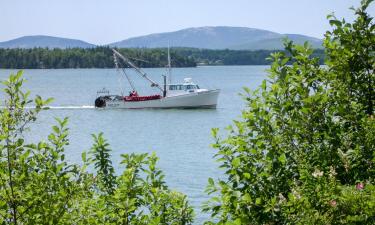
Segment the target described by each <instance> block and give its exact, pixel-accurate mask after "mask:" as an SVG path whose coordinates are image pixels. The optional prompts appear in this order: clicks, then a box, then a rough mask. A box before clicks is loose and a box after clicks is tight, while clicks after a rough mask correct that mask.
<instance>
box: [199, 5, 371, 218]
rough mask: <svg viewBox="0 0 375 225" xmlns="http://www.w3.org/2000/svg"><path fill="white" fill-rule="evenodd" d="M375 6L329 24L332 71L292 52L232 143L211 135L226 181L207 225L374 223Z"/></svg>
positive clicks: (275, 67) (304, 50) (277, 59)
mask: <svg viewBox="0 0 375 225" xmlns="http://www.w3.org/2000/svg"><path fill="white" fill-rule="evenodd" d="M371 2H372V1H370V0H364V1H362V5H361V7H360V8H359V9H356V10H355V14H356V15H357V18H356V20H355V21H354V22H353V23H352V24H350V23H347V22H345V21H344V20H342V21H340V20H337V19H336V18H335V17H334V16H333V15H331V16H329V19H330V23H331V25H333V27H334V29H333V31H332V32H327V33H326V37H325V48H326V56H327V59H326V64H327V67H320V66H319V63H318V62H319V59H317V58H312V57H311V53H312V50H311V49H310V48H309V46H308V45H305V46H295V45H293V44H292V43H286V50H287V51H288V54H284V53H275V54H273V55H272V59H273V63H272V66H271V68H270V69H269V78H268V80H265V81H264V82H263V84H262V85H261V87H260V88H259V89H257V90H255V91H254V92H251V91H250V90H248V89H246V90H245V91H246V95H245V99H246V102H247V106H248V107H247V109H246V110H244V111H243V114H242V120H240V121H234V125H233V126H231V127H229V135H228V137H227V138H225V139H222V138H220V137H219V135H218V130H217V129H214V130H213V133H214V136H215V137H216V140H217V142H216V144H215V145H214V147H215V148H217V150H218V152H217V155H216V157H217V159H218V161H219V162H220V163H221V167H222V168H224V169H225V172H226V179H223V180H218V181H216V182H215V181H214V180H213V179H210V180H209V185H208V187H207V192H208V193H209V194H212V195H213V196H214V197H213V198H212V200H211V201H209V202H208V203H207V204H206V205H205V209H204V210H205V211H208V212H211V214H212V217H213V218H214V220H213V222H212V221H211V222H207V223H208V224H213V223H217V224H375V186H374V179H375V151H374V150H375V120H374V105H375V92H374V87H375V73H374V67H375V25H374V23H373V22H372V18H371V17H370V16H369V15H368V14H367V13H366V9H367V7H368V6H369V5H370V3H371ZM290 63H291V66H287V64H290Z"/></svg>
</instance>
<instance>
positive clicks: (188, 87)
mask: <svg viewBox="0 0 375 225" xmlns="http://www.w3.org/2000/svg"><path fill="white" fill-rule="evenodd" d="M186 87H187V89H188V90H194V89H196V86H195V85H187V86H186Z"/></svg>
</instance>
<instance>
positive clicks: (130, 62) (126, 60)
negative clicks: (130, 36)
mask: <svg viewBox="0 0 375 225" xmlns="http://www.w3.org/2000/svg"><path fill="white" fill-rule="evenodd" d="M112 51H113V53H114V54H115V55H117V56H118V57H120V58H121V59H122V60H124V62H125V63H126V64H128V65H129V66H131V67H133V68H134V69H135V71H137V72H138V74H140V75H141V76H142V77H143V78H145V79H146V80H148V81H149V82H150V83H151V87H157V88H159V90H160V91H163V88H161V87H160V85H159V84H158V83H156V82H154V81H153V80H151V79H150V78H149V77H148V76H147V74H146V73H145V72H144V71H143V70H142V69H141V68H139V67H137V66H136V65H135V64H134V63H133V62H132V61H130V59H128V58H126V57H125V56H123V55H121V54H120V53H119V52H118V51H116V50H115V49H112Z"/></svg>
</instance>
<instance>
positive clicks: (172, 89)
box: [167, 78, 206, 96]
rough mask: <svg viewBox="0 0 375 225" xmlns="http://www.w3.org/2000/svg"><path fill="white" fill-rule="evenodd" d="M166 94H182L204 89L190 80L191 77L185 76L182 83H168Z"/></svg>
mask: <svg viewBox="0 0 375 225" xmlns="http://www.w3.org/2000/svg"><path fill="white" fill-rule="evenodd" d="M167 86H168V87H167V96H176V95H184V94H187V93H193V92H200V91H202V90H206V89H200V88H199V86H198V85H196V84H194V83H193V82H192V79H191V78H185V79H184V83H182V84H168V85H167Z"/></svg>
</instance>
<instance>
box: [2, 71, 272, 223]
mask: <svg viewBox="0 0 375 225" xmlns="http://www.w3.org/2000/svg"><path fill="white" fill-rule="evenodd" d="M267 68H268V67H267V66H204V67H196V68H175V69H173V70H172V79H173V81H174V82H175V83H178V82H182V81H183V78H185V77H190V78H192V80H193V82H195V83H196V84H198V85H199V86H200V87H201V88H219V89H220V90H221V92H220V95H219V102H218V105H217V109H189V110H183V109H165V110H160V109H159V110H156V109H136V110H135V109H133V110H125V109H122V110H120V109H116V110H114V109H95V108H94V107H93V105H94V100H95V98H96V94H97V91H98V90H100V89H102V88H104V87H105V88H106V89H108V90H109V91H110V93H111V94H121V93H127V92H128V91H129V85H128V84H127V83H126V79H125V77H124V76H121V75H120V74H119V73H118V72H117V71H116V70H115V69H48V70H47V69H46V70H24V77H25V78H26V79H27V82H26V83H25V85H24V89H25V90H30V91H31V96H35V95H36V94H38V95H40V96H42V97H43V98H48V97H52V98H54V101H53V103H51V104H50V106H51V109H50V110H48V111H44V112H42V113H41V115H40V116H39V118H38V120H37V121H36V122H35V123H33V124H31V127H30V132H28V133H27V134H26V135H25V137H26V139H27V141H28V142H32V141H38V140H41V139H44V140H46V139H47V135H48V134H49V133H50V131H51V127H52V126H53V125H54V124H56V122H55V118H56V117H57V118H64V117H69V126H68V127H69V129H70V135H69V140H70V145H69V146H68V147H67V148H66V152H65V154H66V158H67V160H69V161H70V162H74V163H80V162H81V154H82V152H83V151H88V150H89V149H90V147H91V146H92V143H93V141H92V137H91V134H98V133H99V132H103V133H104V136H105V138H106V139H107V140H108V142H109V143H110V146H111V149H112V150H113V152H112V159H113V160H112V161H113V164H114V166H115V168H116V170H117V172H118V173H120V172H121V171H122V169H123V168H122V167H121V166H120V162H121V160H122V159H121V157H120V155H121V154H124V153H131V152H136V153H151V152H155V153H156V154H157V156H158V157H159V158H160V161H159V167H160V168H161V169H162V170H163V171H164V173H165V176H166V182H167V184H168V186H169V187H170V188H171V189H174V190H177V191H180V192H183V193H185V194H186V195H187V196H188V199H189V202H190V204H192V205H193V206H194V209H195V213H196V219H195V224H202V223H203V221H205V220H206V219H208V218H209V215H207V214H205V213H202V212H201V205H202V203H203V202H205V201H207V200H208V199H209V196H207V194H206V193H204V189H205V187H206V185H207V180H208V178H209V177H212V178H214V179H216V178H219V177H222V176H223V171H221V170H220V169H219V168H218V166H219V164H218V163H217V162H215V159H214V158H213V156H214V154H215V150H214V149H213V148H212V147H211V146H210V145H211V144H212V143H213V142H214V140H213V138H212V136H211V134H210V133H211V128H214V127H218V128H221V131H220V134H221V135H222V136H225V135H226V131H225V129H224V128H225V127H227V126H228V125H230V124H231V123H232V120H233V119H240V115H241V110H243V109H244V108H245V102H244V100H243V99H242V97H241V96H240V95H239V93H244V92H243V87H248V88H250V89H252V90H254V89H255V88H257V87H258V86H259V85H260V84H261V82H262V80H263V79H266V72H265V70H266V69H267ZM126 71H127V74H128V75H129V77H131V79H132V80H133V81H134V84H135V86H136V88H137V90H138V93H139V94H141V95H145V94H154V93H158V90H157V89H155V88H151V87H150V85H149V83H147V81H145V80H144V79H142V78H141V77H139V76H138V75H137V74H135V73H134V71H131V70H126ZM144 71H145V72H146V73H147V74H149V76H150V77H151V78H152V79H153V80H155V81H157V82H158V83H162V77H161V75H162V74H166V70H165V69H164V68H150V69H144ZM15 72H17V70H6V69H1V70H0V80H4V79H6V78H7V76H8V75H9V74H10V73H15ZM0 97H1V99H2V100H3V99H4V94H3V93H1V94H0Z"/></svg>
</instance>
